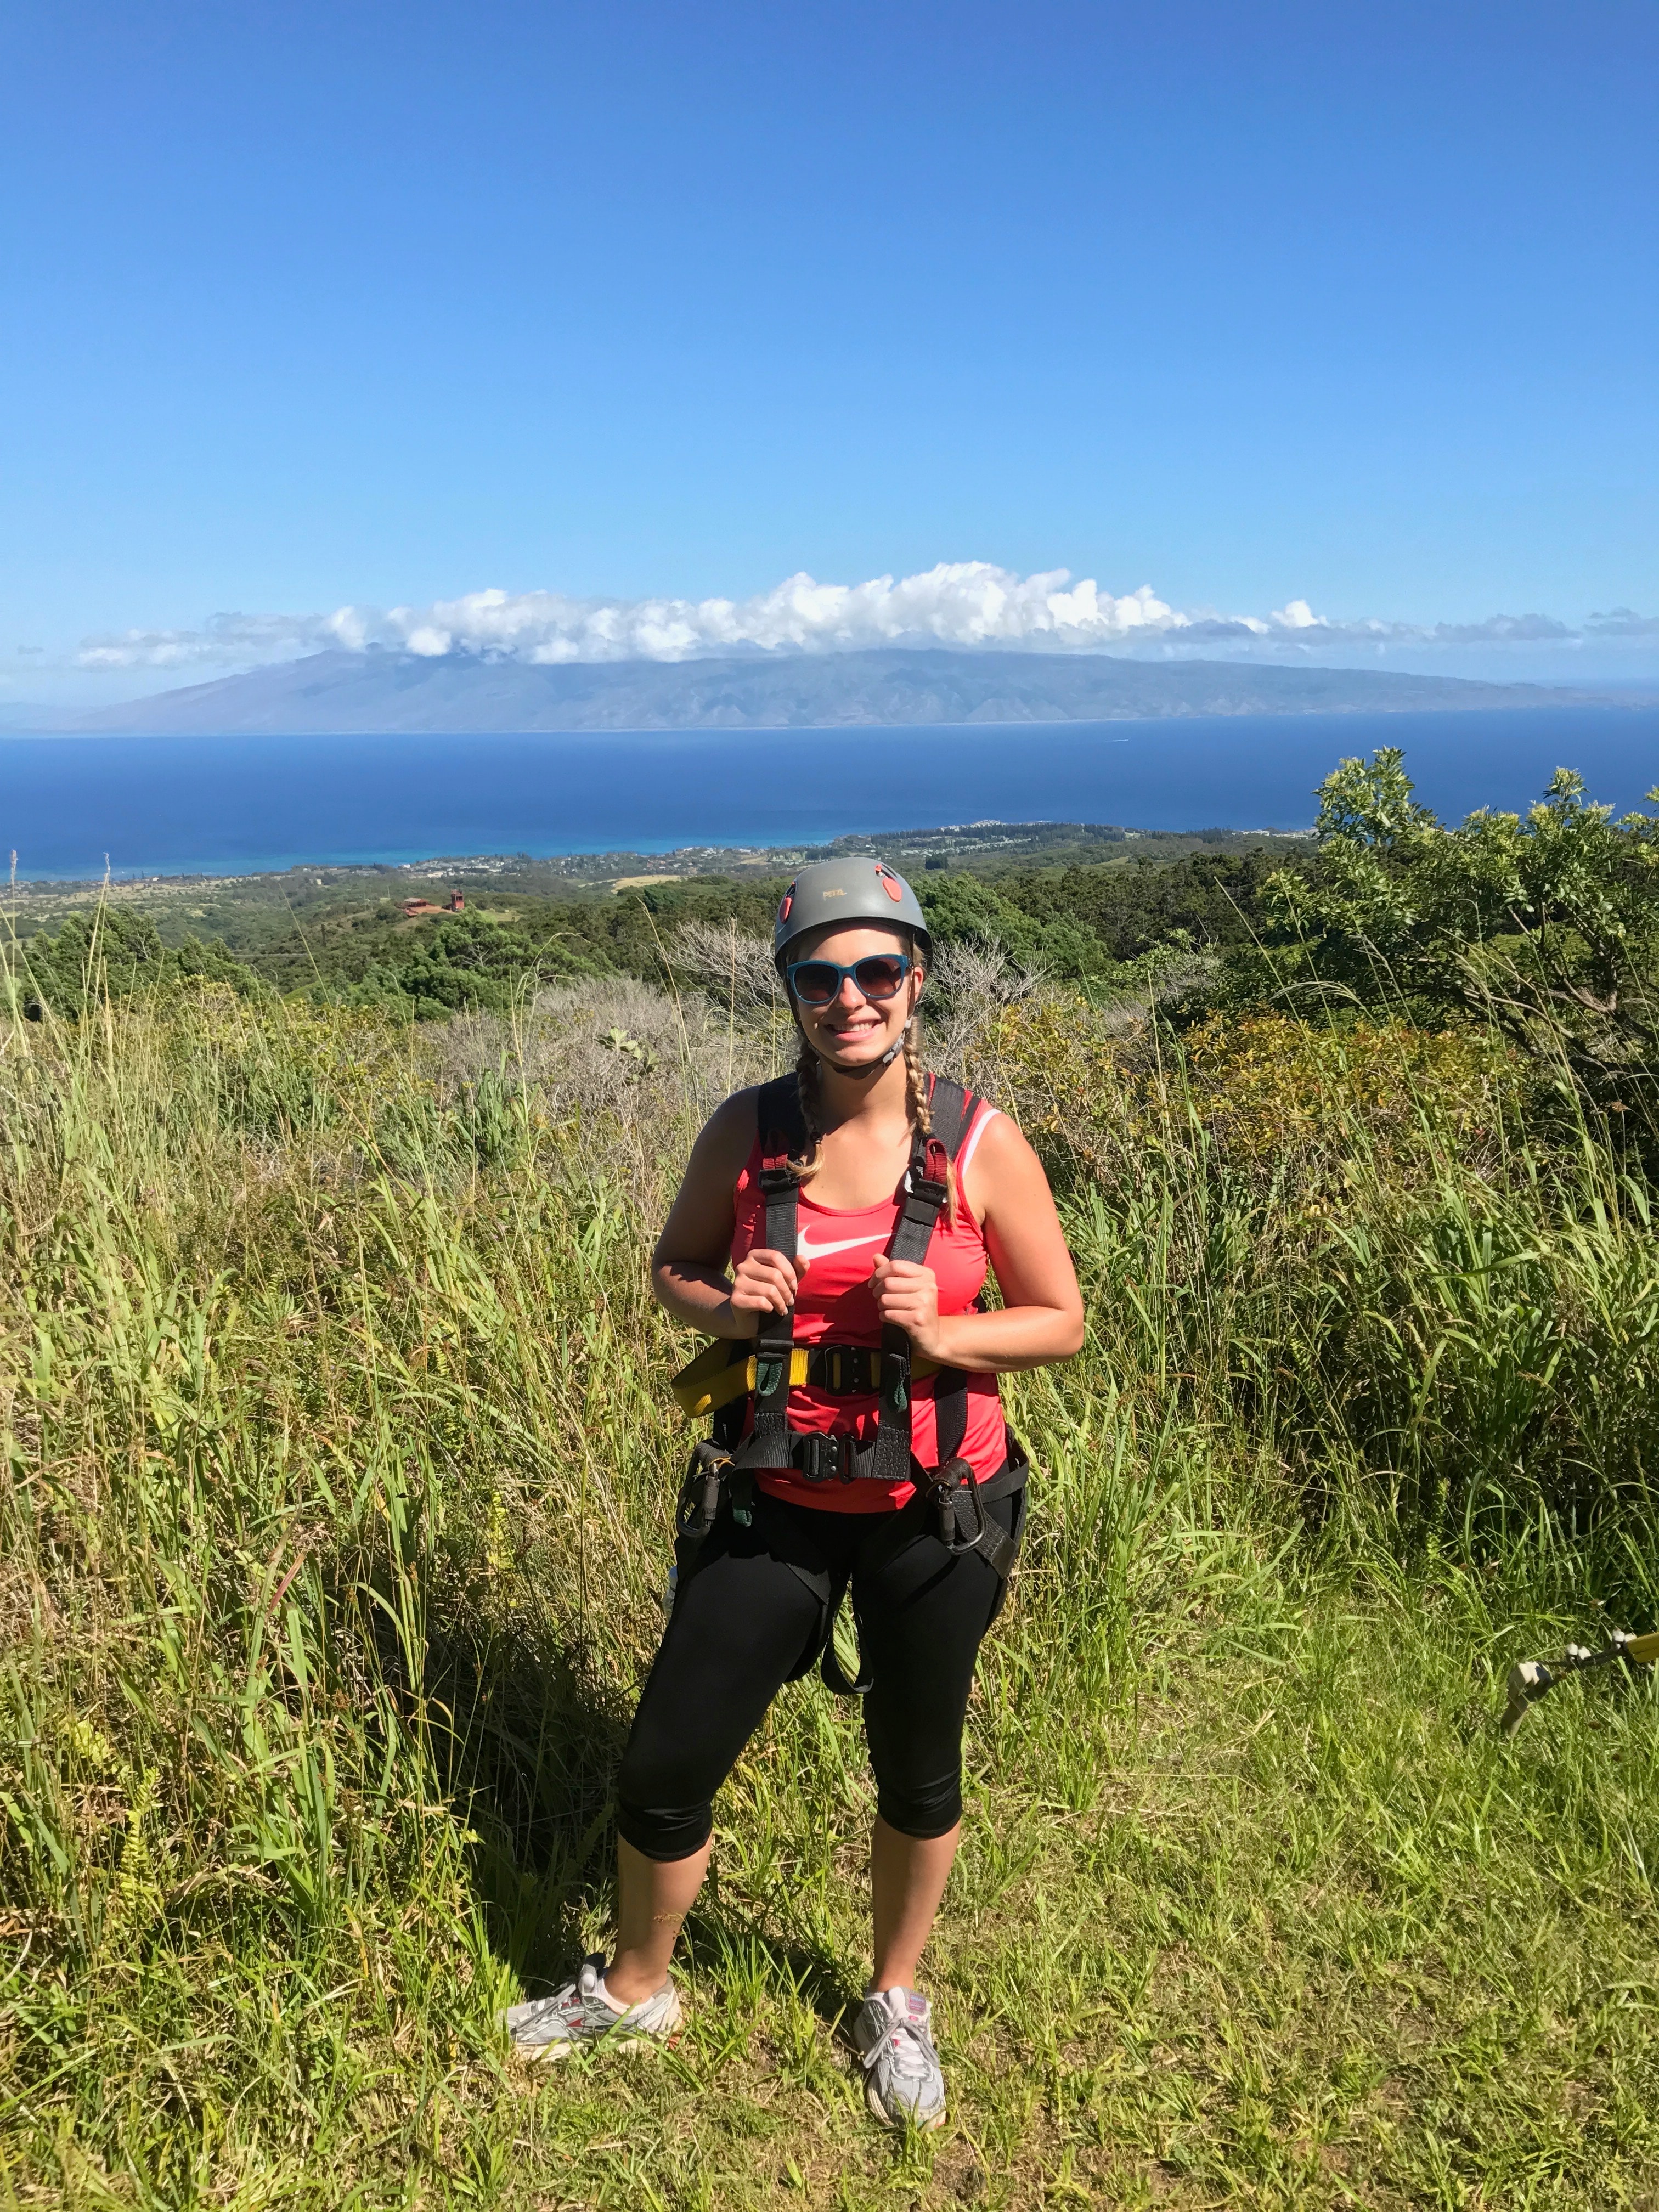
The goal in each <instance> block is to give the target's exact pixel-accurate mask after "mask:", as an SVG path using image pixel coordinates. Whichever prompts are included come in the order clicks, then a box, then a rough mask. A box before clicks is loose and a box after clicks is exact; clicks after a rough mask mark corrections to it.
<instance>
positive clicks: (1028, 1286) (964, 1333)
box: [873, 1114, 1083, 1375]
mask: <svg viewBox="0 0 1659 2212" xmlns="http://www.w3.org/2000/svg"><path fill="white" fill-rule="evenodd" d="M969 1179H970V1181H971V1184H972V1188H971V1191H969V1189H966V1188H964V1189H963V1191H962V1193H961V1194H959V1197H958V1200H957V1203H958V1204H971V1205H972V1206H973V1209H974V1212H975V1214H977V1215H978V1216H979V1217H980V1223H981V1229H982V1231H983V1232H984V1237H985V1249H986V1250H987V1252H988V1253H989V1255H990V1259H991V1265H992V1267H994V1268H995V1270H996V1278H997V1287H998V1288H999V1289H1000V1291H1001V1292H1002V1297H1003V1307H1002V1310H1001V1311H1000V1312H999V1313H985V1314H982V1313H965V1314H945V1315H941V1314H940V1312H939V1285H938V1283H937V1281H936V1280H935V1279H934V1276H933V1269H932V1268H931V1267H920V1266H917V1265H915V1264H913V1263H911V1262H908V1261H902V1260H878V1261H876V1264H875V1269H874V1277H873V1279H874V1283H875V1291H876V1304H878V1307H879V1308H880V1310H881V1317H882V1319H883V1321H884V1322H892V1323H893V1324H894V1325H895V1327H896V1328H902V1330H903V1331H904V1332H905V1334H907V1335H908V1338H909V1340H910V1341H911V1344H912V1345H913V1346H915V1349H916V1351H918V1352H921V1354H922V1356H923V1358H927V1359H936V1360H937V1361H938V1362H939V1364H940V1366H942V1367H965V1368H968V1369H969V1370H971V1371H973V1372H975V1373H978V1374H981V1375H983V1374H994V1373H998V1372H1006V1371H1008V1370H1012V1369H1014V1368H1019V1367H1044V1366H1047V1365H1048V1363H1049V1361H1051V1360H1054V1359H1069V1358H1071V1356H1072V1354H1073V1352H1076V1351H1078V1350H1079V1348H1080V1347H1081V1346H1082V1343H1083V1293H1082V1292H1081V1291H1079V1288H1078V1286H1077V1273H1076V1270H1075V1269H1074V1268H1073V1266H1072V1255H1071V1254H1070V1253H1069V1252H1068V1251H1067V1250H1066V1239H1065V1237H1063V1236H1062V1235H1061V1233H1060V1216H1059V1215H1058V1214H1057V1213H1056V1212H1055V1211H1054V1195H1053V1194H1052V1192H1051V1191H1050V1190H1049V1188H1048V1176H1046V1175H1044V1173H1043V1172H1042V1162H1041V1160H1039V1159H1038V1158H1037V1156H1036V1153H1035V1152H1033V1151H1032V1150H1031V1147H1030V1145H1028V1144H1027V1143H1026V1141H1025V1139H1024V1137H1023V1136H1022V1135H1021V1134H1020V1133H1019V1131H1018V1129H1017V1128H1016V1127H1014V1124H1013V1123H1012V1121H1010V1120H1009V1119H1008V1117H1007V1115H1006V1114H999V1115H998V1116H997V1118H996V1119H995V1121H992V1122H990V1123H988V1124H987V1127H986V1128H985V1130H984V1132H983V1133H982V1134H981V1138H980V1140H979V1142H978V1144H977V1145H976V1146H975V1148H974V1156H973V1159H972V1161H971V1163H970V1164H969Z"/></svg>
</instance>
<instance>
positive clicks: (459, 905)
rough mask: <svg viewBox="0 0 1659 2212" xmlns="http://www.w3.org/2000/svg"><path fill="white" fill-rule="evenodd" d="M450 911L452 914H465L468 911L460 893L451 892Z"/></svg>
mask: <svg viewBox="0 0 1659 2212" xmlns="http://www.w3.org/2000/svg"><path fill="white" fill-rule="evenodd" d="M449 911H450V912H451V914H464V913H465V911H466V901H465V899H464V898H463V897H462V896H461V894H460V893H459V891H451V893H450V894H449Z"/></svg>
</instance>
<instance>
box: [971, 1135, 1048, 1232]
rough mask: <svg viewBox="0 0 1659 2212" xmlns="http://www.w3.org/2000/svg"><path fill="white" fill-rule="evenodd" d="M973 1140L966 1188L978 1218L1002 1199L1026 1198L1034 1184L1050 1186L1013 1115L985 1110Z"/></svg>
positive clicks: (1039, 1161)
mask: <svg viewBox="0 0 1659 2212" xmlns="http://www.w3.org/2000/svg"><path fill="white" fill-rule="evenodd" d="M970 1141H971V1142H972V1145H973V1150H972V1152H970V1153H969V1159H968V1166H967V1170H966V1173H965V1175H964V1176H963V1194H964V1195H965V1196H966V1198H967V1200H968V1203H969V1206H972V1208H973V1210H974V1212H975V1216H976V1217H977V1218H979V1219H981V1220H983V1219H984V1218H985V1216H986V1214H987V1212H990V1211H991V1210H992V1209H993V1208H994V1206H995V1205H996V1202H997V1200H998V1199H999V1198H1004V1199H1006V1198H1011V1197H1016V1196H1018V1197H1024V1196H1025V1195H1027V1194H1029V1193H1030V1190H1031V1188H1032V1187H1033V1185H1034V1183H1041V1184H1042V1187H1043V1188H1044V1189H1045V1190H1046V1189H1047V1188H1048V1177H1047V1176H1045V1175H1044V1174H1043V1171H1042V1161H1041V1160H1039V1159H1038V1158H1037V1156H1036V1152H1034V1151H1033V1150H1032V1149H1031V1146H1030V1141H1029V1140H1028V1139H1027V1138H1026V1136H1025V1133H1024V1130H1022V1129H1021V1127H1019V1124H1018V1122H1017V1121H1015V1120H1014V1119H1013V1117H1012V1115H1008V1114H1005V1113H1002V1112H1001V1111H1000V1110H998V1109H993V1110H991V1111H989V1112H984V1113H983V1115H982V1122H981V1127H979V1128H978V1129H977V1130H975V1131H973V1132H970Z"/></svg>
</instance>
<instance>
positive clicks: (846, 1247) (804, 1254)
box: [795, 1229, 887, 1261]
mask: <svg viewBox="0 0 1659 2212" xmlns="http://www.w3.org/2000/svg"><path fill="white" fill-rule="evenodd" d="M886 1242H887V1233H886V1231H884V1230H881V1229H878V1230H877V1231H876V1233H875V1235H874V1236H873V1237H842V1239H841V1241H840V1243H836V1244H814V1243H811V1242H810V1241H809V1239H808V1237H807V1236H806V1234H805V1231H802V1230H797V1231H796V1232H795V1257H796V1258H797V1259H798V1260H805V1261H812V1260H827V1259H828V1258H829V1255H830V1254H831V1253H832V1252H851V1251H854V1250H856V1249H857V1248H858V1246H859V1245H860V1244H884V1243H886Z"/></svg>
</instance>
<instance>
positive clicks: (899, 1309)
mask: <svg viewBox="0 0 1659 2212" xmlns="http://www.w3.org/2000/svg"><path fill="white" fill-rule="evenodd" d="M870 1286H871V1288H872V1290H873V1291H874V1292H875V1294H876V1310H877V1311H878V1313H879V1314H880V1316H881V1318H882V1322H883V1325H884V1327H888V1328H902V1330H903V1331H904V1334H906V1335H907V1336H908V1338H909V1340H910V1348H911V1350H912V1351H913V1352H920V1353H921V1356H922V1358H924V1359H938V1358H940V1353H939V1278H938V1276H937V1275H935V1274H934V1273H933V1269H932V1268H931V1267H921V1265H919V1263H918V1262H917V1261H915V1260H888V1259H880V1260H878V1261H876V1263H875V1266H874V1267H872V1269H871V1271H870Z"/></svg>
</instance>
